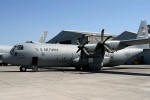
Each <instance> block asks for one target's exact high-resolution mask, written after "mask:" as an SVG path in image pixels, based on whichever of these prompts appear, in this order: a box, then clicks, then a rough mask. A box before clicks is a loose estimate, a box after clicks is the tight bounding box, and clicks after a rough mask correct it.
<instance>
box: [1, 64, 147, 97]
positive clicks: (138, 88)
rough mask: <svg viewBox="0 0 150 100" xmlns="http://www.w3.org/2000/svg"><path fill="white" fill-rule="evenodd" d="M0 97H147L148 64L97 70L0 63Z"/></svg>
mask: <svg viewBox="0 0 150 100" xmlns="http://www.w3.org/2000/svg"><path fill="white" fill-rule="evenodd" d="M0 100H150V66H149V65H138V66H137V65H134V66H131V65H129V66H127V65H122V66H117V67H115V68H104V69H103V71H102V72H97V73H90V72H80V71H74V69H73V68H72V69H71V68H69V69H68V68H57V69H55V68H52V69H48V70H45V69H40V71H39V72H31V71H29V72H19V68H18V67H14V66H8V67H0Z"/></svg>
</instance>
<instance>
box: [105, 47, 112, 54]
mask: <svg viewBox="0 0 150 100" xmlns="http://www.w3.org/2000/svg"><path fill="white" fill-rule="evenodd" d="M104 47H105V49H106V51H107V52H108V53H113V51H112V50H111V49H110V48H109V47H108V46H107V45H104Z"/></svg>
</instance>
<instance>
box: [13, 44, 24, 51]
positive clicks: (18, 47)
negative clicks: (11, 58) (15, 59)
mask: <svg viewBox="0 0 150 100" xmlns="http://www.w3.org/2000/svg"><path fill="white" fill-rule="evenodd" d="M15 49H16V50H23V45H18V46H16V48H15Z"/></svg>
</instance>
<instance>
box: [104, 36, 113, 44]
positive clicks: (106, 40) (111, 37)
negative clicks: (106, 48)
mask: <svg viewBox="0 0 150 100" xmlns="http://www.w3.org/2000/svg"><path fill="white" fill-rule="evenodd" d="M110 38H112V36H108V37H107V38H106V39H105V40H104V42H103V43H105V42H106V41H107V40H109V39H110Z"/></svg>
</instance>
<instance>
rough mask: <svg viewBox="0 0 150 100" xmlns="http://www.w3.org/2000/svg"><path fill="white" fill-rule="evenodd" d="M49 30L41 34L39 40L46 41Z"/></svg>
mask: <svg viewBox="0 0 150 100" xmlns="http://www.w3.org/2000/svg"><path fill="white" fill-rule="evenodd" d="M47 34H48V31H45V32H44V33H43V34H42V35H41V36H40V39H39V41H38V42H40V43H44V42H45V40H46V37H47Z"/></svg>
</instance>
